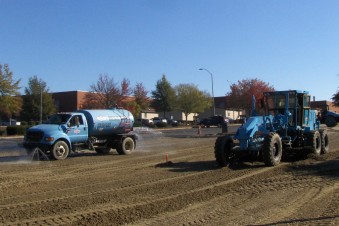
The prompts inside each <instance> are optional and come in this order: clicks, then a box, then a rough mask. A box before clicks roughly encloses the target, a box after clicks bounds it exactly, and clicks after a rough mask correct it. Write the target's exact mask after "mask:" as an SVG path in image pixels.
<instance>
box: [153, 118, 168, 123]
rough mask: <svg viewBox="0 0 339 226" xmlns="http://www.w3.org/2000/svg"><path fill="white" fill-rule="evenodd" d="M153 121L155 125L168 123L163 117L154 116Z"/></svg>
mask: <svg viewBox="0 0 339 226" xmlns="http://www.w3.org/2000/svg"><path fill="white" fill-rule="evenodd" d="M153 123H154V125H160V124H167V119H165V118H161V117H154V118H153Z"/></svg>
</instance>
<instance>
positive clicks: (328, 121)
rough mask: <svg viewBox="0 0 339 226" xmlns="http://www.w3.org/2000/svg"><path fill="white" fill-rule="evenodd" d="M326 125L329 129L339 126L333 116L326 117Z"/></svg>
mask: <svg viewBox="0 0 339 226" xmlns="http://www.w3.org/2000/svg"><path fill="white" fill-rule="evenodd" d="M325 124H326V126H328V127H334V126H336V125H337V119H336V118H335V117H334V116H332V115H329V116H326V119H325Z"/></svg>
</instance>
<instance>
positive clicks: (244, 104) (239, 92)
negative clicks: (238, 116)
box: [227, 79, 274, 115]
mask: <svg viewBox="0 0 339 226" xmlns="http://www.w3.org/2000/svg"><path fill="white" fill-rule="evenodd" d="M230 88H231V92H229V93H228V94H227V95H228V96H229V98H228V99H229V100H230V105H231V106H234V107H236V108H237V109H239V110H240V109H244V110H245V111H246V114H247V115H249V114H250V113H251V108H252V97H253V95H254V97H255V99H256V101H257V102H258V101H259V100H260V99H261V98H263V92H268V91H274V88H273V86H270V85H269V84H268V83H265V82H264V81H262V80H260V79H243V80H241V81H238V84H232V85H231V86H230ZM256 106H258V104H257V105H256Z"/></svg>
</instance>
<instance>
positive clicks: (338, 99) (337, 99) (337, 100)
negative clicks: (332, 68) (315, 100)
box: [332, 89, 339, 107]
mask: <svg viewBox="0 0 339 226" xmlns="http://www.w3.org/2000/svg"><path fill="white" fill-rule="evenodd" d="M332 101H333V104H334V105H335V106H338V107H339V89H338V91H337V93H335V94H333V97H332Z"/></svg>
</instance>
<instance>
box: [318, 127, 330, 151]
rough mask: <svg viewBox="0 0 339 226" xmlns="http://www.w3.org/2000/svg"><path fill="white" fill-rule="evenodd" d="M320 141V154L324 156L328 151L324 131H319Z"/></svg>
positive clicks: (326, 137)
mask: <svg viewBox="0 0 339 226" xmlns="http://www.w3.org/2000/svg"><path fill="white" fill-rule="evenodd" d="M319 132H320V139H321V154H326V153H328V152H329V151H330V145H329V140H328V135H327V131H326V130H319Z"/></svg>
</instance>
